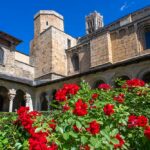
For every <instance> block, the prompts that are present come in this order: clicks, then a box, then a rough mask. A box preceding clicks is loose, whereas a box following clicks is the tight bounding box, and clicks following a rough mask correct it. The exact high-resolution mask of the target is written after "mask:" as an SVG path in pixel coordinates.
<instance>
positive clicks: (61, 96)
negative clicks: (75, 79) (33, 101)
mask: <svg viewBox="0 0 150 150" xmlns="http://www.w3.org/2000/svg"><path fill="white" fill-rule="evenodd" d="M79 89H80V87H79V86H78V85H76V84H64V86H63V88H62V89H59V90H58V91H57V92H56V94H55V99H56V100H57V101H60V102H64V101H66V100H67V98H69V97H70V95H75V94H76V93H77V92H78V90H79Z"/></svg>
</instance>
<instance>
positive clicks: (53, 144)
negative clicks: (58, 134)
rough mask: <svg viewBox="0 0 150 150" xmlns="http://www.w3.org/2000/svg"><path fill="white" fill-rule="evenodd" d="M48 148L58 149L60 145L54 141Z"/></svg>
mask: <svg viewBox="0 0 150 150" xmlns="http://www.w3.org/2000/svg"><path fill="white" fill-rule="evenodd" d="M43 150H44V149H43ZM46 150H58V146H57V144H56V143H52V144H51V146H50V147H48V148H47V149H46Z"/></svg>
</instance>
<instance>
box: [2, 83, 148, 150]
mask: <svg viewBox="0 0 150 150" xmlns="http://www.w3.org/2000/svg"><path fill="white" fill-rule="evenodd" d="M122 83H124V82H121V83H120V85H121V84H122ZM80 87H81V88H80V90H79V91H78V93H77V94H76V95H73V96H72V95H70V98H69V100H67V101H65V102H60V103H59V106H57V110H52V111H49V112H42V114H43V115H41V116H38V117H37V118H36V120H35V122H34V126H35V127H36V130H35V132H40V131H43V132H48V133H50V134H49V135H48V137H47V140H48V143H52V142H55V143H56V144H57V145H58V147H59V149H60V150H78V149H80V146H85V145H88V146H90V148H91V150H112V149H114V145H115V144H118V143H119V141H118V140H117V139H116V138H115V136H116V135H117V134H118V133H119V134H120V135H121V137H122V138H123V140H124V141H125V144H123V146H122V149H124V150H128V149H132V150H141V149H144V150H149V149H150V142H149V140H148V139H147V138H146V137H145V136H144V132H143V128H142V127H137V128H132V129H131V128H128V127H127V124H128V117H129V115H130V114H134V115H136V116H140V115H144V116H146V117H148V118H149V119H150V88H149V86H148V85H146V86H145V87H139V88H132V89H129V88H114V89H111V90H100V89H91V88H90V87H89V85H88V84H87V83H85V82H82V83H81V85H80ZM94 93H96V94H98V95H99V96H98V97H97V98H96V99H95V100H94V103H93V104H90V103H89V100H91V99H92V95H93V94H94ZM120 93H122V94H124V101H123V102H122V103H119V102H118V101H116V100H114V97H115V96H118V95H119V94H120ZM78 99H82V100H83V102H84V103H86V104H87V105H88V113H87V114H86V115H85V116H78V115H75V114H73V110H74V109H75V103H76V102H77V101H78ZM66 103H67V104H68V105H69V106H70V109H69V110H68V111H66V112H64V111H62V109H63V106H64V105H65V104H66ZM55 104H56V103H54V104H51V105H52V106H53V108H54V107H55ZM107 104H112V105H114V113H113V114H112V115H110V116H107V115H105V113H104V110H103V109H104V107H105V105H107ZM91 106H95V108H92V107H91ZM58 108H59V110H58ZM0 118H1V119H0V150H1V149H2V150H3V149H5V150H7V149H9V150H14V149H17V150H22V149H23V150H27V149H28V147H29V144H28V138H29V135H27V133H26V131H24V130H23V128H22V127H18V126H16V125H14V121H15V120H16V118H17V116H16V114H15V113H0ZM52 119H54V120H55V122H52ZM93 120H96V121H97V123H99V124H100V132H99V133H98V134H95V135H93V134H91V133H90V132H88V131H87V128H89V123H90V122H92V121H93ZM50 124H56V128H55V130H53V129H52V128H51V127H50ZM74 125H75V126H76V127H77V128H78V129H79V131H78V132H77V131H75V130H74V129H73V126H74Z"/></svg>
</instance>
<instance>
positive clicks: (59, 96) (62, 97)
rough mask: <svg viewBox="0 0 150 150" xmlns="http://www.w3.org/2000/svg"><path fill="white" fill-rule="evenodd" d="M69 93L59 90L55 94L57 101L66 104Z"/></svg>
mask: <svg viewBox="0 0 150 150" xmlns="http://www.w3.org/2000/svg"><path fill="white" fill-rule="evenodd" d="M66 95H67V91H66V90H64V89H59V90H58V91H57V92H56V94H55V99H56V100H57V101H60V102H64V101H66V100H67V97H66Z"/></svg>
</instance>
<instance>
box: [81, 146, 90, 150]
mask: <svg viewBox="0 0 150 150" xmlns="http://www.w3.org/2000/svg"><path fill="white" fill-rule="evenodd" d="M80 150H90V147H89V146H88V145H85V146H80Z"/></svg>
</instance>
